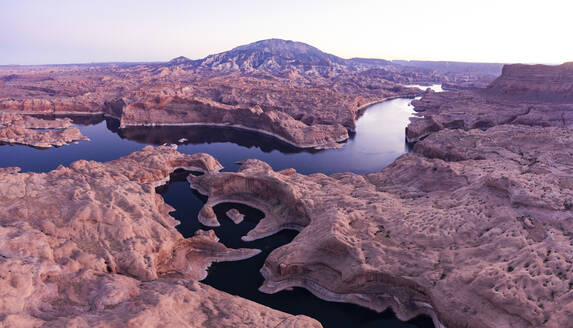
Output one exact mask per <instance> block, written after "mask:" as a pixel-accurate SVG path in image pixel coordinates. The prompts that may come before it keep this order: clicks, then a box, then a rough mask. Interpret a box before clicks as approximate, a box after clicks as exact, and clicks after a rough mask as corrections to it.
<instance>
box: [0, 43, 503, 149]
mask: <svg viewBox="0 0 573 328" xmlns="http://www.w3.org/2000/svg"><path fill="white" fill-rule="evenodd" d="M424 63H426V65H423V64H424ZM458 64H459V65H458V66H460V65H461V66H460V67H464V68H466V70H465V71H464V70H463V69H460V67H458V66H455V65H450V66H452V67H453V69H451V70H450V69H449V68H448V67H450V66H448V65H445V64H443V63H442V64H441V65H438V64H431V63H429V62H421V63H419V62H416V63H414V62H412V63H410V64H409V63H408V62H406V63H401V64H397V63H393V62H388V61H383V60H373V59H360V58H354V59H343V58H340V57H336V56H334V55H330V54H326V53H324V52H322V51H320V50H318V49H316V48H314V47H312V46H309V45H307V44H304V43H300V42H293V41H285V40H279V39H270V40H263V41H259V42H255V43H252V44H248V45H244V46H240V47H237V48H235V49H232V50H230V51H227V52H223V53H220V54H215V55H211V56H208V57H206V58H203V59H200V60H190V59H187V58H185V57H178V58H175V59H173V60H171V61H169V62H167V63H156V64H89V65H51V66H33V67H25V66H23V67H21V66H6V67H2V68H0V111H1V112H10V113H20V114H32V113H34V114H38V113H40V114H59V115H64V114H102V113H103V114H105V115H107V116H110V117H115V118H117V119H119V120H120V122H121V127H128V126H134V125H146V126H153V125H219V126H230V127H235V128H241V129H248V130H256V131H258V132H261V133H266V134H269V135H272V136H275V137H277V138H279V139H281V140H283V141H286V142H288V143H290V144H292V145H294V146H296V147H299V148H318V149H321V148H333V147H339V146H340V144H339V143H340V142H342V141H345V140H346V139H348V137H349V133H352V132H354V129H355V121H356V119H357V118H358V117H359V116H360V115H361V114H362V111H363V109H364V108H365V107H366V106H367V105H369V104H371V103H374V102H380V101H383V100H386V99H390V98H395V97H414V96H416V95H418V94H419V93H420V91H419V89H416V88H408V87H404V86H403V85H404V84H410V83H425V84H432V83H439V82H443V81H449V82H451V83H458V82H459V83H462V82H464V81H467V80H470V81H474V80H481V79H486V80H488V79H489V80H492V79H493V78H495V75H492V74H491V73H490V72H491V71H492V70H493V71H495V70H498V69H500V67H499V65H497V64H488V65H485V66H483V67H481V66H479V67H476V68H472V69H471V70H469V71H468V70H467V69H468V67H471V66H468V65H470V64H463V63H458ZM409 65H417V66H409ZM432 68H435V69H432Z"/></svg>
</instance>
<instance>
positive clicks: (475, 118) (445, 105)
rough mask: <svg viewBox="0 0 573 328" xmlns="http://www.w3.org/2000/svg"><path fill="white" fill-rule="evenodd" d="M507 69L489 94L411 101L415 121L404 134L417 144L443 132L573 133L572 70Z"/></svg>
mask: <svg viewBox="0 0 573 328" xmlns="http://www.w3.org/2000/svg"><path fill="white" fill-rule="evenodd" d="M571 67H572V65H571V63H566V64H563V65H560V66H547V65H533V66H530V65H506V66H505V67H504V69H503V75H502V76H500V77H499V78H498V79H497V80H495V81H494V82H492V83H491V84H490V85H489V86H488V88H487V89H485V90H473V91H455V92H444V93H435V92H431V91H430V92H426V93H425V94H424V96H423V97H422V99H420V100H414V101H412V104H413V105H414V106H415V108H414V110H415V111H416V112H417V113H418V114H417V116H419V117H417V118H414V119H413V120H412V123H411V124H410V125H409V126H408V128H407V130H406V138H407V140H408V141H409V142H415V141H418V140H421V139H423V138H425V137H426V136H428V135H429V134H431V133H433V132H435V131H439V130H441V129H464V130H469V129H487V128H490V127H493V126H497V125H502V124H518V125H530V126H556V127H566V128H569V129H571V128H573V89H572V85H573V84H572V83H573V82H572V81H573V69H572V68H571Z"/></svg>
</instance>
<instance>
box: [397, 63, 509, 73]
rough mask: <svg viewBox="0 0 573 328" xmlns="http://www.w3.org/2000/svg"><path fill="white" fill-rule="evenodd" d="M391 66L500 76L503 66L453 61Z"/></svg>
mask: <svg viewBox="0 0 573 328" xmlns="http://www.w3.org/2000/svg"><path fill="white" fill-rule="evenodd" d="M392 64H395V65H400V66H403V67H415V68H423V69H427V70H432V71H438V72H440V73H481V74H491V75H496V76H498V75H500V74H501V69H502V67H503V64H499V63H466V62H454V61H425V60H393V61H392Z"/></svg>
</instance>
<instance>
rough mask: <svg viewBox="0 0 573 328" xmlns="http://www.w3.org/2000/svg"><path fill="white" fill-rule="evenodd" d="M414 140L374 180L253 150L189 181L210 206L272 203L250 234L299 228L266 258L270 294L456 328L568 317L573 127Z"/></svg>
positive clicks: (453, 133)
mask: <svg viewBox="0 0 573 328" xmlns="http://www.w3.org/2000/svg"><path fill="white" fill-rule="evenodd" d="M508 140H510V141H511V142H508ZM414 149H415V151H416V152H417V153H418V154H406V155H403V156H401V157H400V158H398V159H397V160H396V161H395V163H393V164H392V165H390V166H388V167H386V168H385V169H383V170H382V171H380V172H376V173H372V174H367V175H364V176H361V175H356V174H352V173H343V174H335V175H333V176H326V175H323V174H312V175H309V176H305V175H301V174H298V173H296V171H294V170H292V169H290V170H284V171H280V172H275V171H273V170H272V169H271V167H270V166H269V165H267V164H266V163H264V162H261V161H258V160H246V161H244V162H243V163H242V166H241V168H240V170H239V171H238V172H236V173H235V172H221V173H216V174H212V175H205V176H197V177H195V176H193V177H189V181H190V183H191V185H192V187H193V188H196V189H197V190H198V191H199V192H201V193H203V194H205V195H208V196H209V198H208V201H207V203H206V204H205V208H204V210H205V211H206V212H209V211H211V210H212V206H214V205H215V204H217V203H220V202H228V201H232V202H239V203H245V204H248V205H251V206H255V207H257V208H259V209H260V210H262V211H263V212H264V213H265V217H264V218H263V219H262V220H261V221H260V223H259V224H258V225H257V226H256V227H255V228H254V229H253V230H252V231H250V232H249V233H248V234H247V235H246V236H244V237H243V239H245V240H252V239H257V238H262V237H264V236H268V235H270V234H273V233H275V232H277V231H279V230H281V229H297V230H299V231H300V233H299V234H298V235H297V237H295V239H294V240H293V241H292V242H291V243H289V244H287V245H285V246H282V247H280V248H277V249H276V250H274V251H273V252H272V253H271V254H270V255H269V257H268V258H267V259H266V261H265V265H264V267H263V268H262V269H261V272H262V274H263V275H264V277H265V282H264V284H263V286H261V290H262V291H265V292H269V293H274V292H277V291H279V290H283V289H287V288H290V287H293V286H299V287H304V288H307V289H308V290H310V291H311V292H312V293H314V294H315V295H317V296H318V297H321V298H323V299H326V300H332V301H341V302H351V303H356V304H359V305H362V306H365V307H369V308H371V309H374V310H377V311H382V310H384V309H386V308H387V307H392V308H393V310H394V311H395V312H396V314H397V315H398V317H399V318H401V319H404V320H406V319H409V318H412V317H413V316H415V315H417V314H420V313H426V314H428V315H430V316H432V317H433V318H434V322H435V324H436V325H437V326H441V325H444V326H446V327H564V326H567V325H569V324H570V318H571V316H572V315H573V289H572V288H573V287H572V286H573V263H572V262H571V258H572V256H573V246H572V245H573V243H572V241H571V240H572V236H571V231H573V227H572V226H571V224H572V222H573V150H572V149H573V135H572V134H571V131H570V130H568V129H566V128H557V127H547V128H543V127H527V126H517V125H502V126H498V127H493V128H490V129H488V130H487V131H481V130H471V131H464V130H461V129H456V130H449V129H448V130H441V131H439V132H435V133H434V134H432V135H430V136H429V137H428V138H426V139H425V140H423V141H421V142H419V143H417V144H416V145H415V148H414ZM420 154H423V155H425V156H426V157H424V156H422V155H420Z"/></svg>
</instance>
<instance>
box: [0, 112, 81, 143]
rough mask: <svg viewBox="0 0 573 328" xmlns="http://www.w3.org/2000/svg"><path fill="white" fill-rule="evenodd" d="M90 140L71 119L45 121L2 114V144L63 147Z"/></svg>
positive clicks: (0, 135)
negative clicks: (74, 125) (73, 124)
mask: <svg viewBox="0 0 573 328" xmlns="http://www.w3.org/2000/svg"><path fill="white" fill-rule="evenodd" d="M79 140H89V138H87V137H86V136H84V135H83V134H82V133H81V132H80V130H78V129H77V128H76V127H73V126H72V123H71V120H69V119H56V120H43V119H38V118H34V117H30V116H22V115H18V114H10V113H0V143H7V144H20V145H28V146H33V147H37V148H50V147H52V146H56V147H61V146H64V145H67V144H69V143H71V142H75V141H79Z"/></svg>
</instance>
